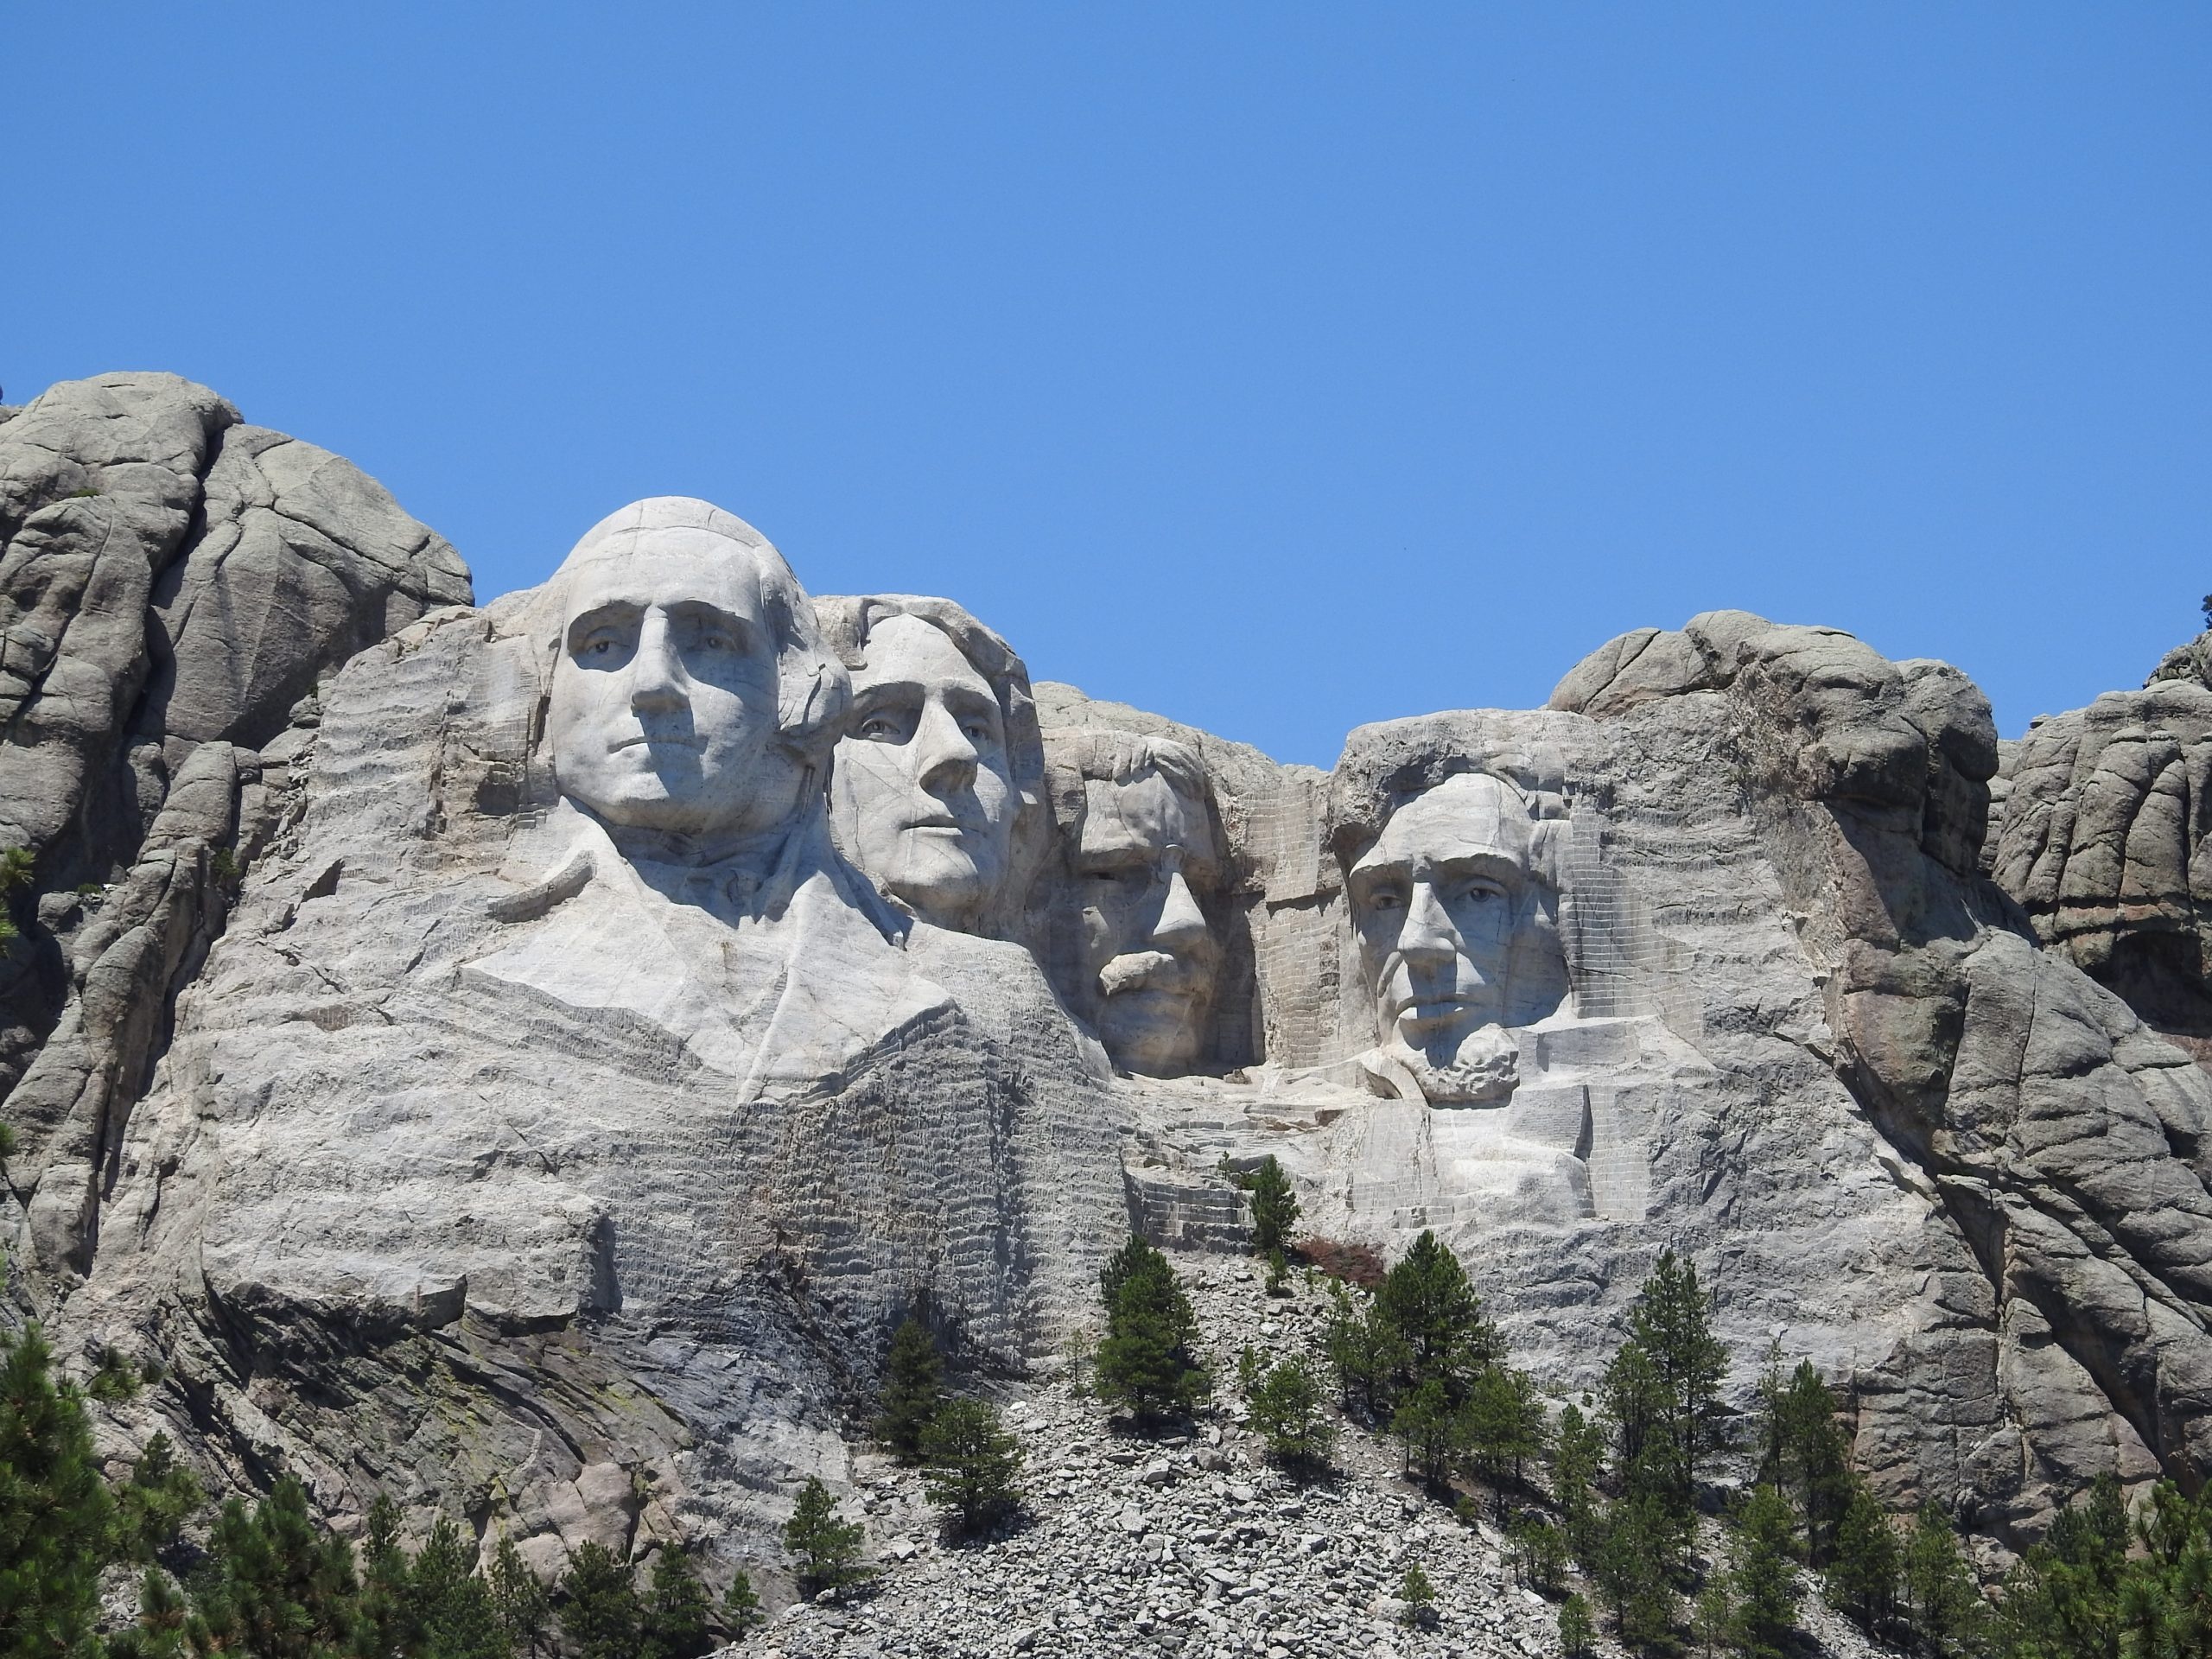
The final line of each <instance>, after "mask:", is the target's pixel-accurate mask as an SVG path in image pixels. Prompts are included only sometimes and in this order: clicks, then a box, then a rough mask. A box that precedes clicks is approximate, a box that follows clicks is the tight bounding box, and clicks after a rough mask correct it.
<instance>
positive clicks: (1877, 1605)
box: [1824, 1472, 1904, 1636]
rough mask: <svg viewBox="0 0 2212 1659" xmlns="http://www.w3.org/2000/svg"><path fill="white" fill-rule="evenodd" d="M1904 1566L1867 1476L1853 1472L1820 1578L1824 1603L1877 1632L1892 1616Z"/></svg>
mask: <svg viewBox="0 0 2212 1659" xmlns="http://www.w3.org/2000/svg"><path fill="white" fill-rule="evenodd" d="M1903 1571H1904V1557H1903V1554H1902V1552H1901V1551H1900V1550H1899V1549H1898V1547H1897V1529H1896V1528H1895V1527H1893V1526H1891V1524H1890V1517H1889V1516H1888V1515H1887V1513H1885V1511H1884V1510H1883V1508H1882V1506H1881V1504H1880V1503H1879V1502H1878V1501H1877V1499H1876V1498H1875V1497H1874V1494H1873V1493H1872V1491H1870V1490H1868V1488H1867V1485H1866V1481H1865V1480H1863V1479H1862V1478H1859V1475H1858V1474H1856V1473H1855V1472H1854V1473H1853V1474H1852V1475H1851V1476H1850V1478H1848V1480H1847V1482H1846V1483H1845V1497H1844V1504H1843V1516H1842V1518H1841V1519H1840V1521H1838V1522H1837V1523H1836V1529H1835V1551H1834V1558H1833V1559H1832V1560H1830V1561H1829V1562H1828V1566H1827V1573H1826V1575H1825V1580H1824V1594H1825V1596H1826V1598H1827V1603H1828V1605H1830V1606H1831V1607H1834V1608H1835V1609H1836V1610H1837V1611H1840V1612H1841V1613H1843V1614H1844V1615H1845V1616H1846V1617H1847V1618H1850V1619H1852V1620H1853V1622H1854V1623H1856V1624H1858V1625H1859V1628H1860V1629H1862V1630H1866V1631H1868V1632H1870V1633H1871V1634H1873V1635H1877V1636H1878V1635H1880V1634H1881V1633H1882V1632H1883V1631H1885V1630H1887V1629H1888V1628H1889V1627H1890V1625H1891V1624H1892V1623H1893V1622H1894V1621H1895V1620H1896V1618H1897V1580H1898V1578H1899V1575H1900V1574H1901V1573H1903Z"/></svg>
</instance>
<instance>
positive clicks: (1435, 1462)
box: [1390, 1376, 1459, 1485]
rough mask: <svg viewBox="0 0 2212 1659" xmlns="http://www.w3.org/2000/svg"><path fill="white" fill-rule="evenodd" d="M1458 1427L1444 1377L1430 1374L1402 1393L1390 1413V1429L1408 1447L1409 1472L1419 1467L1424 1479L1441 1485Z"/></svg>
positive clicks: (1449, 1466)
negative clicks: (1443, 1380) (1445, 1387)
mask: <svg viewBox="0 0 2212 1659" xmlns="http://www.w3.org/2000/svg"><path fill="white" fill-rule="evenodd" d="M1390 1433H1392V1434H1393V1435H1395V1437H1396V1438H1397V1439H1398V1440H1400V1441H1401V1442H1402V1444H1403V1445H1404V1446H1405V1448H1406V1472H1407V1473H1408V1474H1412V1473H1413V1472H1414V1471H1415V1470H1416V1469H1418V1470H1419V1471H1421V1478H1422V1479H1424V1480H1426V1481H1428V1482H1430V1483H1431V1484H1435V1485H1442V1484H1444V1481H1445V1478H1446V1476H1447V1475H1449V1474H1450V1473H1451V1470H1452V1449H1453V1446H1454V1445H1455V1443H1456V1440H1457V1436H1458V1433H1459V1414H1458V1413H1456V1412H1455V1411H1454V1410H1453V1409H1452V1402H1451V1399H1450V1397H1449V1396H1448V1395H1446V1393H1445V1391H1444V1383H1443V1382H1442V1380H1441V1379H1440V1378H1437V1377H1433V1376H1432V1377H1429V1378H1427V1380H1426V1381H1424V1382H1423V1383H1421V1386H1420V1387H1419V1388H1416V1389H1413V1390H1412V1391H1411V1392H1410V1393H1408V1394H1407V1395H1404V1396H1402V1398H1401V1399H1400V1400H1399V1402H1398V1405H1397V1409H1396V1410H1395V1411H1393V1412H1392V1413H1391V1414H1390Z"/></svg>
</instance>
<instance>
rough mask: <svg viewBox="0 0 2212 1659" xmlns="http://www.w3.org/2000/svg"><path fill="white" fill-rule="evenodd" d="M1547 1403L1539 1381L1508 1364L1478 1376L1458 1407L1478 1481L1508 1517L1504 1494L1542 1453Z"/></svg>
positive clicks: (1463, 1438)
mask: <svg viewBox="0 0 2212 1659" xmlns="http://www.w3.org/2000/svg"><path fill="white" fill-rule="evenodd" d="M1545 1427H1546V1425H1545V1419H1544V1402H1543V1397H1542V1396H1541V1395H1540V1394H1538V1392H1537V1391H1536V1382H1535V1378H1534V1377H1532V1376H1529V1374H1528V1373H1527V1372H1526V1371H1520V1370H1514V1369H1513V1368H1512V1367H1511V1366H1510V1365H1492V1366H1491V1367H1489V1368H1487V1369H1486V1370H1483V1371H1481V1372H1479V1373H1478V1375H1477V1376H1476V1377H1475V1379H1474V1381H1473V1382H1472V1383H1471V1384H1470V1385H1469V1387H1468V1389H1467V1398H1466V1401H1465V1403H1464V1404H1463V1405H1462V1406H1461V1407H1460V1408H1459V1425H1458V1440H1459V1445H1460V1446H1462V1447H1463V1448H1464V1449H1465V1452H1466V1454H1467V1457H1468V1459H1469V1461H1470V1462H1471V1464H1472V1465H1473V1466H1474V1471H1475V1474H1476V1476H1477V1477H1478V1478H1479V1479H1481V1480H1483V1481H1484V1482H1485V1483H1486V1484H1488V1485H1489V1486H1490V1487H1491V1491H1494V1492H1496V1493H1497V1507H1498V1513H1499V1514H1500V1516H1503V1514H1504V1512H1505V1489H1506V1484H1507V1483H1508V1482H1509V1481H1510V1482H1511V1483H1512V1484H1514V1485H1516V1486H1518V1485H1520V1484H1522V1477H1523V1474H1524V1472H1525V1470H1526V1467H1527V1464H1528V1461H1529V1459H1531V1458H1535V1457H1540V1456H1541V1455H1542V1453H1543V1450H1544V1430H1545Z"/></svg>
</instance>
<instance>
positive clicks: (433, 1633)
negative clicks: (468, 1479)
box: [385, 1516, 515, 1659]
mask: <svg viewBox="0 0 2212 1659" xmlns="http://www.w3.org/2000/svg"><path fill="white" fill-rule="evenodd" d="M406 1593H407V1596H408V1598H409V1600H410V1604H411V1611H412V1613H413V1616H414V1619H415V1622H416V1630H417V1632H418V1635H417V1637H416V1640H417V1642H418V1643H419V1644H420V1645H419V1646H416V1647H410V1648H408V1649H404V1651H407V1652H410V1653H420V1654H421V1655H422V1656H423V1659H511V1656H512V1654H513V1653H514V1651H515V1649H514V1643H512V1641H510V1640H509V1639H508V1637H507V1633H506V1630H505V1628H504V1627H503V1626H502V1625H501V1624H500V1621H499V1608H498V1606H497V1605H495V1604H494V1602H493V1597H492V1587H491V1586H490V1585H488V1584H487V1583H486V1582H485V1580H482V1579H480V1578H479V1577H478V1576H477V1575H476V1541H475V1540H474V1538H473V1537H471V1536H470V1535H467V1533H464V1532H463V1531H461V1528H460V1527H459V1526H458V1525H457V1524H455V1523H454V1521H453V1519H452V1518H451V1517H450V1516H439V1517H438V1518H437V1520H436V1521H435V1522H433V1523H432V1525H431V1527H430V1535H429V1538H428V1539H426V1540H424V1541H423V1548H422V1550H421V1552H420V1553H419V1554H416V1557H415V1559H414V1560H413V1561H412V1562H411V1563H410V1565H409V1567H408V1569H407V1576H406ZM385 1650H386V1651H388V1649H385Z"/></svg>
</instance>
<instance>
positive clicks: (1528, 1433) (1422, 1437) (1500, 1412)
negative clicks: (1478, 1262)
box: [1321, 1232, 1548, 1510]
mask: <svg viewBox="0 0 2212 1659" xmlns="http://www.w3.org/2000/svg"><path fill="white" fill-rule="evenodd" d="M1329 1294H1330V1296H1331V1299H1332V1306H1331V1309H1330V1313H1329V1316H1328V1319H1327V1320H1326V1321H1325V1324H1324V1325H1323V1328H1322V1335H1321V1351H1322V1356H1323V1357H1324V1359H1325V1361H1326V1362H1327V1364H1328V1366H1329V1369H1330V1370H1331V1372H1332V1374H1333V1375H1334V1376H1335V1379H1336V1383H1337V1392H1338V1400H1339V1402H1340V1403H1341V1404H1342V1405H1343V1407H1344V1409H1345V1410H1346V1411H1348V1412H1352V1413H1356V1414H1359V1415H1362V1416H1363V1417H1365V1418H1366V1419H1367V1420H1368V1421H1372V1422H1376V1423H1381V1424H1384V1425H1387V1426H1388V1427H1389V1432H1390V1433H1391V1434H1392V1435H1393V1436H1394V1437H1395V1438H1396V1440H1398V1441H1399V1442H1400V1444H1401V1445H1402V1446H1403V1447H1404V1448H1405V1459H1406V1468H1407V1470H1408V1472H1418V1473H1420V1474H1421V1476H1422V1477H1423V1478H1426V1479H1427V1480H1428V1481H1429V1482H1430V1483H1432V1484H1435V1485H1439V1486H1442V1485H1445V1484H1448V1483H1449V1482H1450V1480H1451V1479H1452V1476H1453V1475H1454V1473H1455V1472H1464V1473H1465V1474H1466V1475H1468V1476H1470V1477H1471V1478H1474V1479H1476V1480H1479V1481H1481V1482H1483V1483H1484V1484H1486V1485H1488V1486H1489V1487H1491V1489H1492V1490H1493V1491H1495V1492H1497V1494H1498V1501H1499V1503H1500V1506H1501V1510H1502V1509H1503V1502H1504V1495H1505V1493H1506V1491H1508V1489H1509V1488H1510V1487H1514V1486H1518V1485H1521V1484H1523V1483H1524V1481H1525V1478H1526V1476H1527V1471H1528V1468H1529V1465H1530V1464H1531V1463H1532V1462H1533V1461H1534V1460H1535V1459H1538V1458H1540V1457H1541V1455H1542V1454H1543V1451H1544V1447H1545V1446H1546V1443H1547V1440H1548V1433H1547V1430H1548V1417H1547V1414H1546V1412H1545V1409H1544V1402H1543V1399H1542V1396H1541V1393H1540V1391H1539V1390H1538V1389H1537V1388H1536V1385H1535V1381H1534V1379H1532V1378H1531V1377H1530V1376H1529V1375H1528V1374H1527V1373H1526V1372H1524V1371H1519V1370H1515V1369H1514V1368H1512V1367H1511V1366H1510V1365H1508V1364H1507V1363H1505V1344H1504V1343H1503V1340H1502V1339H1501V1338H1499V1336H1498V1333H1497V1327H1496V1326H1495V1325H1492V1324H1491V1322H1490V1320H1489V1319H1486V1318H1485V1317H1484V1314H1483V1308H1482V1300H1481V1299H1480V1298H1479V1297H1478V1296H1477V1295H1476V1294H1475V1291H1474V1287H1473V1286H1471V1284H1469V1283H1468V1281H1467V1274H1466V1269H1465V1268H1462V1267H1461V1266H1460V1265H1459V1257H1457V1256H1456V1255H1452V1252H1451V1250H1450V1249H1447V1248H1446V1247H1445V1246H1444V1245H1443V1244H1442V1243H1439V1242H1438V1240H1437V1238H1436V1236H1435V1235H1434V1234H1433V1233H1428V1232H1424V1233H1423V1234H1421V1236H1420V1237H1419V1238H1417V1239H1415V1240H1414V1243H1413V1245H1412V1247H1411V1248H1410V1249H1408V1250H1407V1252H1406V1254H1405V1255H1404V1257H1403V1258H1402V1260H1400V1261H1399V1262H1397V1263H1396V1264H1395V1266H1393V1267H1392V1268H1390V1269H1389V1272H1387V1273H1386V1274H1384V1275H1383V1282H1382V1283H1381V1284H1380V1285H1378V1286H1376V1288H1375V1290H1374V1291H1373V1292H1372V1293H1371V1294H1363V1293H1361V1292H1359V1291H1356V1290H1354V1289H1352V1288H1351V1287H1348V1286H1346V1285H1345V1284H1344V1282H1343V1281H1339V1280H1332V1281H1329Z"/></svg>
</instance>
